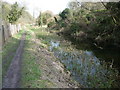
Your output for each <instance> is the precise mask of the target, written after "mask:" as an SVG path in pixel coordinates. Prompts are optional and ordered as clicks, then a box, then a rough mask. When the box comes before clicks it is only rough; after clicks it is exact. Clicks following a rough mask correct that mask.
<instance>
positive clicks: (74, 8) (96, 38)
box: [58, 2, 120, 47]
mask: <svg viewBox="0 0 120 90" xmlns="http://www.w3.org/2000/svg"><path fill="white" fill-rule="evenodd" d="M69 7H70V8H66V9H65V10H63V11H62V12H61V13H60V14H59V16H60V17H61V20H59V21H58V22H59V23H58V25H59V26H60V28H62V27H64V31H62V32H65V35H66V34H68V36H70V35H71V37H73V34H74V38H82V37H78V33H79V32H80V31H82V32H83V33H85V34H86V39H88V40H89V39H90V40H91V42H92V43H93V42H94V43H96V44H98V46H102V47H104V46H108V45H115V44H116V45H118V46H119V43H120V40H119V39H118V38H119V35H118V34H117V32H118V33H119V27H120V2H109V3H102V2H101V3H81V4H79V2H78V3H77V2H70V4H69ZM63 34H64V33H63ZM119 34H120V33H119Z"/></svg>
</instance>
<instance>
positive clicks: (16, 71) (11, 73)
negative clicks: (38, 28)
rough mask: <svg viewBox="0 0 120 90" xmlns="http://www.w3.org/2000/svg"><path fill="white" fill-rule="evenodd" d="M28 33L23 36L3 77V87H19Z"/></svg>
mask: <svg viewBox="0 0 120 90" xmlns="http://www.w3.org/2000/svg"><path fill="white" fill-rule="evenodd" d="M25 38H26V35H25V33H24V34H23V35H22V37H21V41H20V44H19V47H18V49H17V51H16V54H15V56H14V58H13V60H12V62H11V64H10V66H9V68H8V71H7V73H6V76H5V77H4V79H3V88H19V85H20V77H21V73H20V72H21V58H22V53H23V48H24V42H25Z"/></svg>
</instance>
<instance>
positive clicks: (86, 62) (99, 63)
mask: <svg viewBox="0 0 120 90" xmlns="http://www.w3.org/2000/svg"><path fill="white" fill-rule="evenodd" d="M61 43H62V42H60V41H51V42H50V45H51V46H50V47H49V49H50V51H52V52H54V55H55V56H56V58H57V59H59V60H60V61H61V63H63V64H64V66H65V68H66V69H67V70H69V71H70V72H71V77H72V78H73V79H74V80H76V81H77V82H79V83H80V84H81V85H83V86H84V87H89V88H90V87H104V88H106V87H119V84H118V83H119V79H118V77H119V72H118V69H119V68H117V69H116V67H117V65H115V63H116V61H115V60H119V57H118V58H116V57H117V55H116V54H115V53H117V52H116V51H112V52H113V54H111V56H109V53H107V52H105V51H101V50H99V49H87V48H86V47H84V48H83V47H82V48H81V46H79V48H78V50H77V49H73V50H69V51H66V50H65V47H64V48H63V47H61ZM76 45H77V44H76ZM78 45H83V44H78ZM83 46H86V45H83ZM67 47H69V46H66V48H67ZM108 52H111V51H110V50H108ZM106 60H107V61H106ZM108 61H109V62H108ZM106 62H107V63H106ZM118 65H119V64H118Z"/></svg>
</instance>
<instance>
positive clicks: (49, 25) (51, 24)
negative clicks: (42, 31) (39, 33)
mask: <svg viewBox="0 0 120 90" xmlns="http://www.w3.org/2000/svg"><path fill="white" fill-rule="evenodd" d="M54 24H55V22H54V21H51V22H49V23H48V24H47V26H48V27H49V28H50V27H52V26H53V25H54Z"/></svg>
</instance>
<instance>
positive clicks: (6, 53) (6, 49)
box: [2, 30, 24, 76]
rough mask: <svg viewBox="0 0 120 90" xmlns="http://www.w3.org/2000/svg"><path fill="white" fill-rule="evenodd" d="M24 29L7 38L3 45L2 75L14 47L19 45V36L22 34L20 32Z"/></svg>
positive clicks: (10, 59)
mask: <svg viewBox="0 0 120 90" xmlns="http://www.w3.org/2000/svg"><path fill="white" fill-rule="evenodd" d="M23 32H24V31H23V30H21V31H20V32H19V33H17V34H16V35H14V36H13V37H11V38H9V39H8V41H7V42H6V43H5V45H4V46H3V51H2V62H3V65H2V76H4V75H5V73H6V71H7V69H8V67H9V65H10V63H11V61H12V59H13V57H14V55H15V53H16V49H17V48H18V46H19V42H20V38H21V36H22V33H23Z"/></svg>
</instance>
